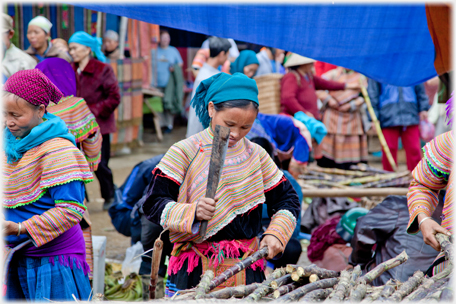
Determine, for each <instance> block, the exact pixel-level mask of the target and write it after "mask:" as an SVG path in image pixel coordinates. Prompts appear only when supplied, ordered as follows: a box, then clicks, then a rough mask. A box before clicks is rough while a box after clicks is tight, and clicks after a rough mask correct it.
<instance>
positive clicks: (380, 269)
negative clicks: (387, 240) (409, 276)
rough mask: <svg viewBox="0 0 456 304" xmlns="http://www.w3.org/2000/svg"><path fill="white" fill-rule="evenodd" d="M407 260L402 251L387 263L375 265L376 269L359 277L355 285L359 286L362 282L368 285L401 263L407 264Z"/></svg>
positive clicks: (405, 254)
mask: <svg viewBox="0 0 456 304" xmlns="http://www.w3.org/2000/svg"><path fill="white" fill-rule="evenodd" d="M407 260H408V255H407V253H406V252H405V250H404V251H402V253H401V254H399V255H398V256H397V257H395V258H392V259H389V260H388V261H386V262H383V263H381V264H379V265H377V267H375V268H374V269H372V270H371V271H369V272H368V273H366V274H365V275H363V276H362V277H360V278H359V279H358V280H357V282H356V283H357V284H360V283H362V282H364V283H365V284H370V283H371V282H372V281H373V280H375V279H376V278H378V277H379V276H380V275H381V274H382V273H384V272H385V271H387V270H390V269H392V268H394V267H396V266H399V265H401V264H402V263H405V262H407Z"/></svg>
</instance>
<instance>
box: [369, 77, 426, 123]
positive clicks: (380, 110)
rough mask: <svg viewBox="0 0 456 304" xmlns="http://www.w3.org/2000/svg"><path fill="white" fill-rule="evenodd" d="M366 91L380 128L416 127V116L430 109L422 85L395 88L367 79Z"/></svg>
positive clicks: (417, 121)
mask: <svg viewBox="0 0 456 304" xmlns="http://www.w3.org/2000/svg"><path fill="white" fill-rule="evenodd" d="M367 91H368V93H369V97H370V100H371V103H372V107H373V109H374V112H375V115H377V119H378V120H379V121H380V126H381V127H382V128H387V127H398V126H404V127H407V126H413V125H418V124H419V123H420V118H419V115H418V114H419V113H420V112H422V111H428V110H429V108H430V107H431V106H430V105H429V98H428V97H427V95H426V91H425V89H424V84H420V85H416V86H414V87H397V86H393V85H389V84H383V83H380V82H377V81H375V80H372V79H369V82H368V87H367Z"/></svg>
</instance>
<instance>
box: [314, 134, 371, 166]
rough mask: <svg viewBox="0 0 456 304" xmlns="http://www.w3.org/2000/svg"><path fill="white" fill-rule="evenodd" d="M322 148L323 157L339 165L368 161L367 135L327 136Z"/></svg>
mask: <svg viewBox="0 0 456 304" xmlns="http://www.w3.org/2000/svg"><path fill="white" fill-rule="evenodd" d="M320 146H321V149H322V154H323V156H325V157H326V158H329V159H332V160H333V161H334V162H336V163H338V164H343V163H359V162H361V161H367V156H368V152H367V136H366V135H341V134H327V135H326V136H325V137H324V138H323V141H322V142H321V144H320Z"/></svg>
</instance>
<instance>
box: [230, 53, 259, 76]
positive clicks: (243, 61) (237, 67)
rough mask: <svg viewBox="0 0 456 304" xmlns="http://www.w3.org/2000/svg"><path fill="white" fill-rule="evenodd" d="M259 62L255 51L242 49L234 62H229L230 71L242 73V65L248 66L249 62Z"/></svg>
mask: <svg viewBox="0 0 456 304" xmlns="http://www.w3.org/2000/svg"><path fill="white" fill-rule="evenodd" d="M253 63H256V64H258V65H259V64H260V62H259V61H258V58H257V56H256V53H255V52H254V51H251V50H244V51H242V52H240V53H239V56H238V58H236V60H235V61H234V62H232V63H231V66H230V73H231V74H234V73H242V74H244V67H246V66H248V65H249V64H253Z"/></svg>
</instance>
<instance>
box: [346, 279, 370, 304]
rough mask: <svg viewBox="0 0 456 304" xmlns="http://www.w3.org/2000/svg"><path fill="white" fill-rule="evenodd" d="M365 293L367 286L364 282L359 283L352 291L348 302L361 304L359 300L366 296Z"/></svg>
mask: <svg viewBox="0 0 456 304" xmlns="http://www.w3.org/2000/svg"><path fill="white" fill-rule="evenodd" d="M366 292H367V285H366V284H365V283H364V282H361V283H359V284H358V285H356V287H355V288H354V289H353V290H352V292H351V294H350V298H349V301H351V302H361V300H362V299H364V297H365V296H366Z"/></svg>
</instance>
